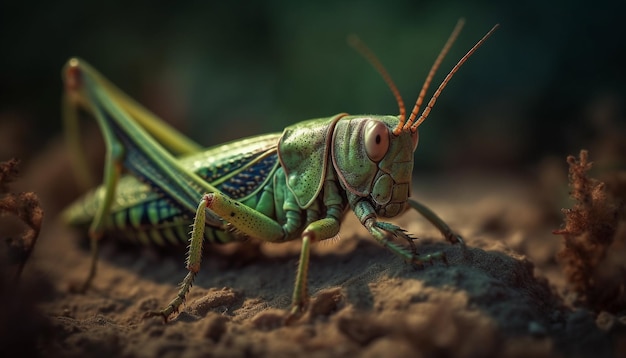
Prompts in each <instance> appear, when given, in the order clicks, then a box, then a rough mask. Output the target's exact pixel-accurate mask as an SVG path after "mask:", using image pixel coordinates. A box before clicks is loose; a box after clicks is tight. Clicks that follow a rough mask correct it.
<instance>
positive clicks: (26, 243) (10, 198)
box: [0, 159, 43, 277]
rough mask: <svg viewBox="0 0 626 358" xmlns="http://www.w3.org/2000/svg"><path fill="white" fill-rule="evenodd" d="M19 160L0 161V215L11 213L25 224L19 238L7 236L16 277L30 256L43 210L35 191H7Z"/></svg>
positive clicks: (39, 227)
mask: <svg viewBox="0 0 626 358" xmlns="http://www.w3.org/2000/svg"><path fill="white" fill-rule="evenodd" d="M18 165H19V161H18V160H16V159H11V160H8V161H6V162H2V163H0V216H1V215H6V214H11V215H14V216H16V217H18V218H19V219H20V220H21V221H22V222H23V223H24V224H26V225H27V228H26V230H24V231H23V233H22V235H21V237H20V238H18V239H15V238H7V240H6V241H7V244H8V255H9V258H10V259H11V261H13V262H15V263H16V265H17V271H16V277H19V276H20V274H21V273H22V269H23V268H24V265H25V264H26V261H27V260H28V258H29V257H30V254H31V252H32V251H33V248H34V247H35V243H36V242H37V237H38V236H39V231H40V229H41V223H42V221H43V210H42V209H41V206H40V205H39V198H38V197H37V195H35V193H32V192H22V193H17V194H14V193H9V189H8V184H9V183H10V182H12V181H13V180H14V179H15V177H16V176H17V174H18Z"/></svg>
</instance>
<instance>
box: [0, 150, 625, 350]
mask: <svg viewBox="0 0 626 358" xmlns="http://www.w3.org/2000/svg"><path fill="white" fill-rule="evenodd" d="M35 168H36V169H37V170H35ZM42 168H43V169H42ZM68 168H69V164H68V163H67V160H66V158H65V155H64V154H63V153H62V151H60V150H59V151H54V150H53V151H48V154H46V155H45V156H44V157H42V158H40V159H38V161H36V162H35V163H34V164H33V165H32V166H31V167H29V168H26V170H25V173H24V176H23V177H22V179H21V182H20V183H19V188H28V189H29V190H35V191H36V192H37V193H38V194H39V195H40V197H41V199H42V202H43V205H44V209H45V211H46V216H45V220H44V228H43V230H42V234H41V237H40V239H39V242H38V244H37V247H36V250H35V252H34V254H33V257H32V260H31V261H30V262H29V264H28V266H27V267H26V270H25V272H24V276H23V278H22V281H21V283H20V286H19V288H15V286H14V285H13V282H12V281H8V280H7V279H6V277H4V278H3V280H4V281H3V282H2V284H1V285H0V289H2V291H3V293H2V295H1V297H2V298H1V301H0V303H1V307H2V310H1V313H0V319H1V324H2V326H1V327H0V329H1V331H0V332H1V335H0V341H1V342H0V352H3V351H4V353H2V356H5V357H7V356H9V355H5V353H9V352H10V353H20V355H22V356H37V355H39V356H65V357H78V356H81V357H82V356H95V357H112V356H117V357H196V356H228V357H240V356H246V357H257V356H258V357H280V356H296V355H297V356H318V357H328V356H337V357H348V356H350V357H353V356H363V357H405V356H412V357H421V356H424V357H431V356H459V357H479V356H498V357H502V356H506V357H513V356H550V357H552V356H568V357H570V356H594V357H609V356H620V355H621V356H625V355H626V324H625V322H626V318H625V316H619V315H617V316H614V315H611V314H608V313H606V312H604V313H597V312H595V313H594V312H591V311H589V310H586V309H584V308H579V307H572V306H571V305H570V304H569V303H567V302H569V300H567V299H563V298H562V297H566V298H567V296H568V291H567V288H566V285H565V282H564V278H563V276H562V274H561V271H560V269H559V266H558V264H557V262H556V261H555V259H554V256H555V253H556V251H557V250H558V248H559V245H560V238H559V237H558V236H554V235H553V234H552V233H551V231H552V230H553V229H556V228H558V226H559V221H558V220H559V214H558V211H556V214H555V211H553V210H552V209H553V208H550V210H547V209H546V208H545V203H546V200H545V198H542V197H540V194H539V191H538V190H537V189H536V187H535V186H534V185H531V184H529V183H527V182H524V181H520V180H518V179H515V178H511V177H497V178H494V177H493V176H489V175H479V176H467V177H463V178H460V177H456V178H447V179H445V178H429V179H423V178H416V179H418V182H416V184H415V187H414V192H415V193H414V195H415V197H416V198H419V199H420V200H422V201H423V202H424V203H425V204H427V205H429V206H430V207H431V208H432V209H434V210H435V211H436V212H437V213H439V215H440V216H442V217H443V218H444V219H445V220H446V221H448V223H449V224H450V225H451V226H452V227H453V228H455V229H456V230H457V231H458V232H459V233H460V234H461V235H463V237H464V238H465V239H466V241H467V248H465V249H464V248H462V247H460V246H453V245H450V244H448V243H447V242H445V241H444V240H443V239H442V238H441V237H440V235H439V234H438V232H437V231H436V230H435V229H434V228H433V227H431V226H430V224H429V223H428V222H426V221H425V220H424V219H423V218H421V217H420V216H419V215H418V214H416V213H406V214H405V215H403V216H402V217H400V218H398V219H397V220H395V221H396V222H397V223H398V224H400V225H401V226H402V227H404V228H405V229H407V230H408V231H409V232H410V233H412V234H414V235H415V236H417V237H419V238H420V240H419V241H418V248H419V250H420V252H421V253H432V252H435V251H443V252H445V254H446V256H447V261H448V262H447V264H446V263H443V262H434V263H433V264H430V265H426V266H425V267H423V268H416V267H412V266H410V265H407V264H405V263H404V262H402V260H400V259H398V258H397V257H395V256H394V255H393V254H391V253H390V252H387V251H386V250H384V249H382V248H380V247H379V246H378V245H377V244H376V243H374V242H373V240H372V239H370V238H368V235H367V232H366V231H365V230H364V229H362V228H360V227H359V226H360V224H359V223H358V222H357V220H356V219H355V218H354V217H353V216H352V215H351V214H350V215H348V217H347V219H346V222H345V225H344V226H343V227H342V231H341V234H340V236H341V238H340V239H339V240H334V241H333V242H329V243H322V244H318V245H316V246H315V248H314V251H313V256H312V258H311V265H310V267H311V270H310V280H309V282H310V293H311V295H312V301H311V304H310V305H309V310H308V311H307V313H306V314H305V316H304V317H302V318H301V319H300V320H299V321H297V322H295V323H293V324H292V325H289V326H285V325H283V324H282V318H283V317H284V315H285V310H286V309H288V307H289V304H290V298H291V292H292V289H293V284H292V282H293V280H294V276H295V269H296V264H297V254H298V249H299V245H298V242H293V243H288V244H283V245H263V246H261V247H260V249H259V248H258V247H252V249H250V248H249V246H227V247H222V248H215V247H209V248H207V250H206V251H207V254H206V255H205V258H204V261H203V265H202V269H201V272H200V274H199V276H198V279H197V281H196V284H195V286H194V288H193V289H192V291H191V294H190V296H189V298H188V300H187V303H186V305H185V307H184V309H183V310H182V312H181V313H180V315H179V316H178V317H177V318H176V319H174V320H173V321H172V322H170V323H168V324H163V322H162V321H161V320H159V319H147V320H144V319H142V315H143V314H144V312H146V311H147V310H153V309H157V308H159V307H160V306H162V305H164V304H166V303H167V302H169V300H170V299H171V298H173V296H174V295H175V293H176V286H177V284H178V283H179V282H180V280H182V278H183V277H184V275H185V273H186V271H185V269H184V251H183V250H171V251H173V252H169V253H163V252H159V251H158V250H154V249H150V248H128V247H121V246H120V245H116V244H115V243H109V244H105V245H104V247H103V252H102V254H101V260H100V266H99V273H98V276H97V279H96V280H95V282H94V285H93V288H92V289H90V290H89V291H88V292H87V293H86V294H84V295H79V294H73V293H70V292H69V290H68V286H69V285H70V284H71V283H72V282H76V281H80V280H82V279H84V277H85V276H86V272H87V269H88V265H89V253H88V250H86V249H85V248H84V245H81V244H80V242H81V237H82V236H84V235H83V234H81V233H79V232H76V231H73V230H70V229H68V228H65V227H63V225H61V224H60V223H59V222H58V220H57V219H56V213H58V211H59V209H60V208H61V207H62V206H63V205H65V204H66V203H67V202H68V201H69V200H70V199H71V198H72V197H73V196H75V195H76V190H75V189H74V184H73V183H72V181H71V180H70V179H68V175H69V174H68V173H69V169H68ZM40 170H44V172H46V170H47V171H49V174H50V175H49V176H48V175H47V176H46V180H45V181H42V180H41V179H42V178H41V174H40V173H41V171H40ZM565 171H566V168H565V164H564V163H563V177H565V173H566V172H565ZM42 182H45V183H42ZM563 185H566V183H565V182H563ZM562 190H563V191H564V192H566V190H567V189H566V187H563V188H562ZM11 356H13V355H11Z"/></svg>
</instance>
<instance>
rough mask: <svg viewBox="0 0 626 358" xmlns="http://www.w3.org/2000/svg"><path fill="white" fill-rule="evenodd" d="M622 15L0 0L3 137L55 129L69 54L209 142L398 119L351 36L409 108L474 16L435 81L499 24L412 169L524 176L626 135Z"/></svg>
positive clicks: (452, 91) (546, 9)
mask: <svg viewBox="0 0 626 358" xmlns="http://www.w3.org/2000/svg"><path fill="white" fill-rule="evenodd" d="M625 10H626V5H625V3H624V2H623V1H613V2H606V1H595V2H593V3H590V2H583V1H562V2H546V1H539V0H531V1H519V2H489V1H474V2H468V1H409V0H406V1H316V2H303V1H258V2H254V1H247V2H245V1H220V2H213V1H196V2H185V1H181V2H176V3H174V2H165V1H136V2H131V1H106V2H86V1H76V0H62V1H54V2H39V3H37V2H15V1H14V2H8V1H5V2H3V3H2V4H1V5H0V39H1V40H0V41H1V44H2V47H1V48H2V53H1V56H0V61H1V65H2V66H0V131H7V132H5V134H10V135H3V136H2V138H5V139H4V141H5V143H0V160H4V159H7V158H8V157H10V156H18V157H21V158H23V159H25V160H28V158H31V157H32V155H34V154H36V152H37V151H39V150H44V149H45V148H46V147H45V146H46V144H47V143H49V141H50V140H51V139H52V138H55V137H58V136H59V135H60V133H61V118H60V102H59V99H60V96H61V91H62V83H61V78H60V70H61V68H62V66H63V64H64V63H65V61H66V60H67V59H68V58H69V57H71V56H80V57H82V58H84V59H86V60H87V61H88V62H90V63H91V64H92V65H94V66H95V67H96V68H97V69H99V70H100V71H101V72H102V73H103V74H104V75H105V76H107V77H108V78H109V79H111V80H112V81H113V82H114V83H116V84H117V85H118V86H119V87H120V88H122V89H123V90H125V91H126V92H128V93H129V94H130V95H131V96H133V97H134V98H136V99H138V100H139V101H140V102H141V103H143V104H144V105H146V107H148V108H150V109H152V110H153V111H154V112H156V113H157V114H158V115H160V116H161V117H163V118H165V119H166V120H168V121H170V122H174V123H176V125H178V126H179V127H181V128H183V131H184V132H185V133H188V134H189V135H190V137H192V138H193V139H195V140H196V141H198V142H200V143H202V144H205V145H207V146H208V145H212V144H217V143H220V142H223V141H225V140H229V139H236V138H240V137H243V136H248V135H253V134H260V133H265V132H271V131H280V130H282V128H284V127H285V126H287V125H290V124H292V123H295V122H297V121H301V120H305V119H309V118H316V117H326V116H330V115H333V114H335V113H338V112H349V113H351V114H359V113H376V114H397V108H396V103H395V101H394V99H393V96H392V95H391V92H390V91H389V90H388V89H387V87H386V85H385V84H384V82H383V80H382V79H381V77H380V76H379V75H378V74H377V73H376V72H375V71H374V70H373V69H372V68H371V67H370V65H369V64H368V63H367V62H366V61H365V60H364V59H363V58H362V57H360V56H359V55H358V54H357V53H356V52H355V51H354V50H353V49H351V48H350V47H349V46H347V45H346V36H347V35H349V34H352V33H354V34H358V35H359V36H360V37H361V38H362V39H363V40H364V41H365V42H366V43H367V44H368V45H369V47H370V48H371V49H373V50H374V51H375V52H376V53H377V55H378V56H379V57H380V59H381V61H382V62H383V63H384V64H385V66H386V67H387V69H388V70H389V72H390V73H391V75H392V76H393V78H394V79H395V81H396V82H397V84H398V87H399V88H400V91H401V93H402V95H403V96H404V99H405V101H406V102H407V103H408V104H407V105H408V106H409V108H410V106H411V105H412V102H413V101H414V100H415V98H416V96H417V94H418V91H419V88H420V86H421V84H422V81H423V79H424V77H425V75H426V73H427V72H428V69H429V67H430V65H431V64H432V62H433V61H434V59H435V57H436V56H437V53H438V51H439V50H440V48H441V47H442V46H443V44H444V42H445V40H446V38H447V36H448V35H449V33H450V31H451V30H452V28H453V27H454V25H455V23H456V21H457V19H458V18H460V17H465V18H466V26H465V29H464V31H463V33H462V34H461V36H460V38H459V39H458V41H457V43H456V44H455V46H454V48H453V49H452V51H451V53H450V54H449V55H448V57H447V59H446V60H445V62H444V64H443V66H442V69H441V70H440V72H441V73H440V74H439V75H438V76H437V77H436V79H435V81H434V82H435V84H438V83H439V81H441V79H442V78H443V77H444V75H445V72H446V71H448V70H449V69H450V68H451V67H452V66H453V64H454V63H455V62H456V61H457V60H458V59H459V58H460V57H461V56H462V55H463V54H464V53H465V52H466V51H467V50H468V49H469V48H470V47H471V46H472V45H473V44H474V43H475V42H476V41H478V39H479V38H480V37H481V36H482V35H483V34H484V33H485V32H487V31H488V30H489V29H490V28H491V27H492V26H493V25H494V24H495V23H500V24H501V25H502V27H501V28H500V29H499V30H498V31H497V32H496V34H495V35H494V36H493V37H492V38H491V39H490V40H489V41H488V42H487V43H486V44H485V46H483V47H482V48H481V49H480V50H479V51H478V52H477V53H476V54H475V55H474V57H472V58H471V59H470V60H469V61H468V62H467V63H466V65H465V66H464V67H463V68H462V69H461V70H460V71H459V72H458V74H457V75H456V76H455V78H454V79H453V80H452V82H451V83H450V85H449V87H448V88H447V89H446V90H445V91H444V93H443V95H442V96H441V97H440V99H439V101H438V102H437V106H436V107H435V109H434V110H433V112H432V114H431V116H430V118H429V119H428V120H427V121H426V122H425V123H424V124H423V126H422V127H421V128H420V130H421V132H420V134H421V141H420V147H419V148H418V151H417V153H416V161H417V165H418V167H417V168H419V170H423V171H429V170H436V171H442V170H453V169H458V168H465V169H468V168H471V169H475V170H480V169H489V170H507V171H511V170H513V171H518V170H526V169H527V168H529V167H533V166H534V165H536V163H538V162H539V161H540V160H541V158H544V157H546V156H549V155H556V156H558V157H564V156H565V155H566V154H573V153H577V152H578V150H579V149H580V148H582V147H586V146H590V145H591V146H593V145H595V144H594V143H596V144H597V143H598V142H601V141H602V138H603V136H605V135H607V133H609V132H615V131H620V130H623V129H624V125H623V123H624V115H625V111H624V105H625V99H626V96H625V93H626V71H625V69H624V66H625V64H626V27H625V26H624V24H623V22H624V21H625V20H624V15H625V14H626V11H625ZM9 131H10V132H9ZM7 138H9V139H7ZM591 156H592V159H593V156H594V153H593V152H592V153H591ZM564 165H565V164H564Z"/></svg>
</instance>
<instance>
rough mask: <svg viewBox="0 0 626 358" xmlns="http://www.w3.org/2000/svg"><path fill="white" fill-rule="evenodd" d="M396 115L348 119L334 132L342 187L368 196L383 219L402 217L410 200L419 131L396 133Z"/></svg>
mask: <svg viewBox="0 0 626 358" xmlns="http://www.w3.org/2000/svg"><path fill="white" fill-rule="evenodd" d="M398 122H399V119H398V117H394V116H348V117H344V118H342V119H341V120H340V121H339V122H338V123H337V125H336V127H335V130H334V133H333V146H332V161H333V166H334V168H335V171H336V172H337V175H338V177H339V179H340V181H341V183H342V186H343V187H344V188H345V189H346V190H347V191H348V192H350V193H351V194H354V195H356V196H358V197H368V200H369V201H370V203H371V204H372V206H373V207H374V208H375V209H376V213H377V214H378V215H380V216H383V217H393V216H396V215H398V214H400V213H401V212H402V211H403V210H404V207H405V204H406V201H407V199H408V197H409V188H410V185H411V177H412V171H413V152H414V150H415V148H416V147H417V142H418V134H417V131H415V132H413V131H401V132H400V133H399V134H398V135H396V134H394V133H393V129H394V127H396V126H397V125H398Z"/></svg>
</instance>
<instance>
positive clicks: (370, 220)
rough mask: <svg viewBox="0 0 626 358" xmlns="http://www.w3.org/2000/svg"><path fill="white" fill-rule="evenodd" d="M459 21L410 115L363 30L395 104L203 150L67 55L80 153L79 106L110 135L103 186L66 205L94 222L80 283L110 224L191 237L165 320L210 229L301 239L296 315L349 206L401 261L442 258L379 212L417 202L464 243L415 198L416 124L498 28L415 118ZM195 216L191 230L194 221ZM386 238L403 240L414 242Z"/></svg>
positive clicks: (157, 240)
mask: <svg viewBox="0 0 626 358" xmlns="http://www.w3.org/2000/svg"><path fill="white" fill-rule="evenodd" d="M462 25H463V20H459V23H458V24H457V26H456V27H455V29H454V31H453V32H452V34H451V35H450V37H449V39H448V41H447V42H446V44H445V46H444V47H443V49H442V50H441V52H440V54H439V56H438V58H437V59H436V60H435V62H434V64H433V66H432V68H431V70H430V73H429V74H428V76H427V78H426V80H425V82H424V85H423V87H422V89H421V91H420V94H419V96H418V99H417V101H416V104H415V106H414V108H413V110H412V111H411V113H410V115H409V117H408V119H407V118H406V110H405V107H404V103H403V101H402V98H401V96H400V94H399V92H398V90H397V88H396V86H395V85H394V84H393V82H392V80H391V78H390V76H389V75H388V74H387V72H386V70H385V69H384V68H383V66H382V65H381V64H380V62H379V61H378V60H377V59H376V57H374V55H373V54H372V53H371V52H370V51H369V50H368V49H367V48H366V47H365V46H364V45H363V44H361V43H360V42H358V40H357V41H352V42H353V45H355V47H357V49H358V50H360V51H361V52H362V53H363V54H364V55H365V57H366V58H367V59H368V60H369V61H370V62H371V63H372V64H373V65H374V66H375V67H376V69H377V70H378V71H379V72H380V73H381V75H382V76H383V78H384V80H385V82H386V83H387V85H388V86H389V87H390V89H391V90H392V92H393V94H394V96H395V98H396V101H397V102H398V107H399V111H400V114H399V115H397V116H375V115H356V116H354V115H348V114H345V113H341V114H337V115H335V116H332V117H329V118H321V119H314V120H309V121H304V122H300V123H297V124H295V125H292V126H290V127H287V128H286V129H285V130H284V131H283V133H275V134H267V135H260V136H255V137H251V138H247V139H242V140H237V141H234V142H231V143H228V144H223V145H219V146H215V147H211V148H208V149H201V147H200V146H199V145H197V144H195V143H194V142H193V141H191V140H190V139H188V138H186V137H185V136H184V135H182V134H180V133H179V132H177V131H176V130H174V129H173V128H171V127H169V126H168V125H167V124H165V123H164V122H162V121H161V120H159V119H158V118H157V117H156V116H154V115H153V114H151V113H150V112H149V111H148V110H146V109H145V108H143V107H142V106H141V105H139V104H138V103H137V102H135V101H134V100H132V99H131V98H130V97H128V96H127V95H126V94H124V93H123V92H122V91H121V90H119V89H118V88H117V87H115V86H114V85H113V84H111V83H110V82H109V81H107V80H106V79H105V78H104V77H103V76H102V75H100V74H99V73H98V72H97V71H96V70H94V69H93V68H92V67H90V66H89V65H88V64H87V63H86V62H84V61H82V60H78V59H75V58H73V59H70V60H69V62H68V63H67V65H66V66H65V68H64V73H63V74H64V80H65V89H66V95H65V97H64V117H65V120H66V128H67V131H68V134H69V135H68V138H69V139H70V140H71V142H70V143H71V145H72V146H73V147H72V148H73V153H75V154H76V155H78V154H79V153H80V152H81V151H80V149H78V147H77V145H78V141H77V140H76V138H77V136H78V134H77V127H78V115H77V113H78V110H79V109H80V108H82V109H85V110H86V111H87V112H90V113H91V114H92V115H93V116H94V117H95V119H96V120H97V122H98V124H99V126H100V129H101V131H102V133H103V136H104V139H105V144H106V160H105V167H104V179H103V185H101V186H100V187H99V188H97V189H96V190H95V191H93V192H92V193H90V194H88V195H87V196H86V197H85V198H84V199H82V200H80V201H78V202H77V203H75V204H73V205H72V206H70V207H69V208H68V209H67V210H66V211H65V213H64V216H65V218H66V220H67V221H68V222H70V223H71V224H81V223H82V224H89V223H90V226H89V238H90V244H91V252H92V263H91V268H90V272H89V275H88V278H87V280H86V281H85V283H84V286H83V287H82V289H83V290H84V289H87V287H88V286H89V285H90V283H91V281H92V280H93V278H94V276H95V274H96V267H97V256H98V241H99V239H100V238H102V237H103V236H104V235H115V236H118V237H123V238H126V239H128V240H133V241H136V242H139V243H142V244H155V245H167V244H185V243H189V250H188V255H187V261H186V264H187V269H188V271H189V272H188V274H187V276H186V277H185V278H184V280H183V282H182V283H181V287H180V290H179V292H178V294H177V295H176V297H175V298H174V299H173V300H172V301H171V302H170V303H169V304H168V305H167V306H166V307H165V308H163V309H162V310H161V311H157V312H148V313H147V316H152V315H156V316H162V317H163V318H164V319H165V320H167V319H168V318H169V317H170V316H171V315H172V314H173V313H175V312H177V311H178V309H179V308H180V306H181V305H182V304H183V302H184V299H185V296H186V295H187V293H188V292H189V290H190V289H191V286H192V283H193V280H194V278H195V275H196V274H197V273H198V271H199V269H200V261H201V254H202V244H203V242H204V241H205V240H207V241H208V242H211V243H225V242H232V241H240V240H244V239H247V238H253V239H257V240H261V241H264V242H285V241H290V240H294V239H297V238H301V239H302V246H301V252H300V260H299V265H298V270H297V273H296V282H295V287H294V292H293V297H292V304H291V311H290V317H297V316H298V315H299V314H300V313H301V312H302V311H303V310H304V308H305V307H306V304H307V301H308V292H307V291H308V290H307V273H308V264H309V251H310V245H311V243H313V242H317V241H321V240H326V239H330V238H333V237H335V236H336V235H337V234H338V232H339V228H340V223H341V220H342V218H343V216H344V215H345V214H346V212H347V211H348V208H349V209H350V210H351V211H352V212H353V213H354V214H355V215H356V216H357V217H358V219H359V220H360V222H361V223H362V224H363V226H364V227H365V228H366V229H367V230H368V231H369V233H370V234H371V235H372V236H373V237H374V239H375V240H376V241H377V242H379V243H380V244H381V245H382V246H384V247H386V248H387V249H389V250H390V251H392V252H393V253H394V254H396V255H398V256H400V257H401V258H403V259H404V260H406V261H408V262H411V263H414V264H418V265H420V264H422V263H424V262H430V261H432V260H434V259H445V257H444V256H443V254H441V253H434V254H430V255H418V254H417V250H416V247H415V244H414V243H413V238H412V237H411V236H409V235H408V234H407V233H406V232H405V231H404V230H403V229H401V228H400V227H398V226H396V225H394V224H391V223H388V222H381V221H378V220H377V218H378V217H386V218H391V217H395V216H397V215H399V214H401V213H403V212H404V211H405V210H406V209H407V208H408V207H409V206H410V207H412V208H414V209H415V210H417V211H418V212H419V213H420V214H422V215H423V216H424V217H425V218H426V219H428V220H429V221H430V222H431V223H432V224H433V225H434V226H435V227H437V228H438V229H439V230H440V231H441V233H442V234H443V236H444V237H445V238H446V239H447V240H449V241H450V242H452V243H461V244H463V241H462V239H461V237H460V236H458V235H457V234H455V233H454V232H453V231H452V230H451V229H450V228H449V227H448V225H447V224H446V223H444V221H443V220H441V219H440V218H439V217H438V216H437V215H436V214H435V213H434V212H432V211H431V210H429V209H428V208H427V207H425V206H424V205H422V204H420V203H418V202H417V201H415V200H413V199H411V198H410V197H409V196H410V185H411V178H412V170H413V152H414V151H415V148H416V147H417V143H418V132H417V128H418V126H419V125H420V124H421V123H422V122H423V121H424V120H425V119H426V118H427V117H428V115H429V113H430V111H431V109H432V107H433V105H434V104H435V101H436V100H437V98H438V96H439V95H440V93H441V91H442V90H443V88H444V87H445V86H446V85H447V83H448V82H449V80H450V79H451V78H452V76H453V75H454V73H455V72H456V71H457V70H458V69H459V67H460V66H461V65H462V64H463V63H464V62H465V61H466V60H467V59H468V58H469V57H470V56H471V55H472V54H473V53H474V51H475V50H476V49H477V48H478V47H480V46H481V45H482V44H483V42H485V40H486V39H487V38H488V37H489V36H490V35H491V34H492V33H493V31H494V30H495V29H496V28H497V27H498V25H496V26H494V27H493V28H492V29H491V30H490V31H489V32H488V33H487V34H486V35H485V36H484V37H483V38H482V39H481V40H480V41H479V42H478V43H476V45H474V47H472V49H471V50H470V51H469V52H468V53H467V54H466V55H465V56H464V57H463V58H461V60H459V62H458V63H457V64H456V65H455V66H454V68H453V69H452V70H451V71H450V72H449V73H448V75H447V76H446V77H445V79H444V80H443V81H442V83H441V85H440V86H439V88H438V89H437V90H436V91H435V93H434V94H433V96H432V98H431V100H430V101H429V102H428V104H427V105H426V107H425V109H424V111H423V112H422V114H421V115H420V116H419V117H418V116H417V114H418V113H419V109H420V106H421V105H422V102H423V100H424V97H425V94H426V91H427V89H428V87H429V85H430V82H431V81H432V78H433V76H434V74H435V72H436V70H437V69H438V67H439V65H440V63H441V61H442V60H443V58H444V57H445V55H446V53H447V52H448V50H449V49H450V47H451V45H452V43H453V42H454V41H455V39H456V37H457V36H458V34H459V32H460V30H461V27H462ZM166 148H167V149H166ZM78 160H80V159H78ZM123 173H128V174H130V175H123ZM198 201H199V204H198ZM407 204H408V205H407ZM190 225H192V230H191V233H190V235H191V237H189V233H188V232H187V230H188V227H189V226H190ZM391 237H396V238H401V239H404V240H406V241H407V242H408V244H409V247H408V248H406V247H404V246H403V245H399V244H397V243H395V242H393V241H391V240H390V238H391Z"/></svg>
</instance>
